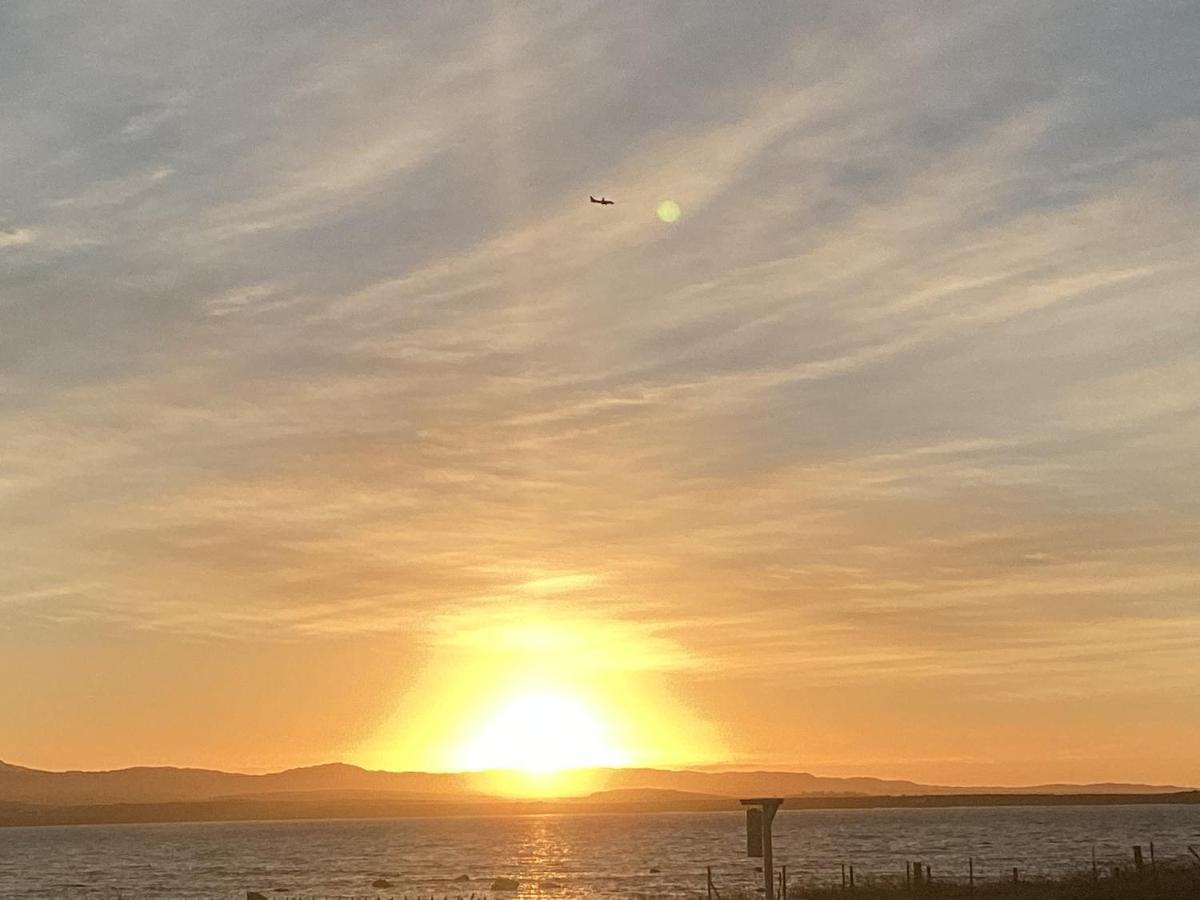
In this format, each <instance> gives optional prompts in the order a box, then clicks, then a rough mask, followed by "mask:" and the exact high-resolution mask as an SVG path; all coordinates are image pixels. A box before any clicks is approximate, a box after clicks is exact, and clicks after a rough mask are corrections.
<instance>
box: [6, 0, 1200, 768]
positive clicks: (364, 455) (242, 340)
mask: <svg viewBox="0 0 1200 900" xmlns="http://www.w3.org/2000/svg"><path fill="white" fill-rule="evenodd" d="M139 10H140V7H139ZM126 12H128V10H126ZM140 12H141V13H142V14H141V15H139V16H136V17H130V18H129V20H130V21H133V22H135V24H132V25H128V27H126V28H123V29H122V30H121V31H120V34H119V35H117V36H114V37H112V40H113V41H114V42H115V43H112V44H108V43H103V42H99V41H98V40H97V36H98V35H101V34H105V35H106V34H109V32H110V30H111V29H110V27H109V26H110V25H111V22H112V20H113V18H114V17H120V11H119V10H118V11H116V12H113V11H111V10H108V11H105V10H93V11H91V12H89V13H87V14H82V13H81V14H79V15H78V16H71V17H47V16H43V15H40V14H39V13H38V12H37V9H36V6H34V5H29V6H21V7H20V8H19V10H18V13H19V14H18V15H17V18H18V19H19V20H20V22H21V23H23V24H22V27H21V28H14V29H7V30H5V35H4V38H3V39H0V60H2V62H0V75H4V76H6V83H10V84H12V85H13V89H12V90H11V91H9V92H6V99H5V101H4V103H5V107H4V111H5V117H6V121H10V122H12V123H13V127H12V128H11V129H7V130H6V134H5V136H4V137H3V138H0V156H2V157H3V158H4V159H5V160H6V162H9V161H10V162H11V165H12V166H13V167H14V170H17V171H21V172H22V173H23V176H22V178H21V179H18V180H17V181H16V182H14V185H13V187H12V190H11V191H10V192H9V195H8V196H6V199H5V203H6V208H5V210H4V215H5V217H6V221H13V222H21V223H24V224H23V225H22V226H21V227H20V228H16V227H13V228H10V229H8V230H6V231H0V247H3V248H17V247H23V246H26V245H29V246H28V250H27V251H23V252H21V253H19V254H16V253H13V254H9V255H8V256H7V257H6V262H9V263H11V264H12V266H13V271H14V273H15V277H14V279H13V287H12V288H11V289H10V290H9V291H7V292H6V296H5V298H4V300H3V301H2V303H3V305H2V306H0V316H2V317H3V321H2V324H0V358H3V360H4V370H5V373H4V385H3V391H2V392H0V446H3V447H4V448H5V457H4V475H3V477H2V479H0V492H2V494H3V497H4V499H5V503H4V507H3V511H2V512H0V526H2V530H3V533H4V535H5V537H4V541H5V546H4V554H5V558H6V560H9V561H10V562H9V564H8V565H7V566H6V569H5V572H4V573H3V574H2V575H0V596H3V597H4V599H5V601H6V605H5V607H4V608H5V609H6V610H7V611H8V613H7V614H8V615H9V616H10V617H12V619H13V621H19V624H20V628H21V629H23V631H22V633H28V632H29V631H30V630H33V629H36V628H39V627H42V625H44V624H45V623H51V624H54V623H57V625H58V626H59V627H66V625H65V624H64V623H67V622H71V621H80V622H82V621H86V622H97V623H107V624H108V625H111V626H113V627H116V628H119V629H121V630H125V631H130V632H138V633H146V632H148V633H153V634H154V635H155V636H156V637H158V638H159V639H161V640H164V641H168V640H176V639H187V640H214V639H220V640H237V641H241V642H245V643H246V644H247V645H248V646H251V647H268V646H271V645H273V644H274V643H297V642H305V641H336V640H341V639H349V638H355V637H357V638H361V639H363V640H372V641H373V640H377V639H383V638H387V637H396V636H403V637H404V639H405V640H411V641H413V642H416V643H417V644H419V645H420V646H421V647H423V648H425V650H426V651H429V652H433V651H436V650H437V649H438V648H441V649H443V650H445V649H446V647H447V646H449V644H453V642H454V641H459V642H460V643H459V644H454V647H456V648H457V649H459V650H463V651H464V652H475V651H477V650H479V649H480V648H481V647H484V646H497V645H502V646H508V643H506V642H509V643H512V642H516V644H514V646H515V645H519V644H520V641H521V640H525V639H526V638H528V637H529V635H530V634H534V635H535V636H536V635H537V631H536V629H534V631H532V632H530V631H522V630H521V628H522V623H523V622H527V621H529V620H537V621H543V620H544V621H545V623H547V624H546V628H547V629H549V631H547V632H546V633H545V634H541V638H545V639H546V640H549V641H552V642H553V641H558V642H559V643H557V644H555V646H556V647H557V648H559V649H560V650H562V652H563V653H565V654H567V655H578V656H579V657H580V658H581V659H585V660H588V661H589V663H591V664H595V665H596V666H599V665H600V661H601V660H602V659H603V658H604V657H606V656H609V655H611V656H613V657H619V656H621V654H622V653H624V652H626V651H628V652H629V653H630V654H632V657H631V658H632V659H633V663H631V665H635V667H639V670H640V671H644V672H647V673H652V674H653V675H654V676H655V677H659V678H663V679H670V678H674V677H679V678H682V679H686V680H687V681H688V682H689V685H691V686H690V687H689V686H685V687H681V688H680V691H681V693H684V694H686V693H687V692H688V691H691V690H694V691H696V692H697V693H696V696H697V697H700V696H701V695H702V697H703V698H707V699H706V700H705V699H701V700H698V701H697V702H698V703H702V704H707V701H708V700H711V702H712V708H713V710H714V712H713V715H714V716H716V715H722V714H724V713H721V712H720V711H719V709H720V704H719V702H718V700H719V698H720V696H722V694H721V691H722V687H721V685H722V683H723V682H725V683H733V682H736V683H737V684H738V685H743V686H746V688H747V690H760V689H761V690H764V691H765V690H767V688H768V687H769V688H770V689H771V690H775V691H791V692H794V693H797V694H799V693H803V692H804V691H810V692H811V693H810V694H808V695H805V696H806V697H807V698H808V699H809V700H812V699H814V698H815V696H816V693H817V692H818V691H819V690H820V689H829V690H834V691H846V692H848V695H849V694H853V693H854V692H855V691H862V692H863V694H861V695H856V696H865V693H866V691H867V690H868V688H869V687H870V686H871V685H872V684H875V685H878V683H879V681H880V679H886V680H887V681H888V683H889V685H904V686H907V688H906V689H908V690H911V691H914V692H919V691H925V692H926V695H928V694H929V693H931V692H932V693H933V694H936V695H937V696H943V695H945V694H946V693H947V692H948V691H949V688H950V687H954V686H964V687H965V688H969V690H970V691H971V694H972V697H973V698H974V699H975V700H976V701H977V702H978V703H980V704H985V705H986V704H1001V705H1002V704H1006V703H1012V702H1027V703H1030V704H1037V703H1042V702H1046V703H1054V702H1057V703H1073V702H1079V698H1081V697H1082V696H1083V695H1084V693H1085V692H1086V691H1087V690H1092V691H1094V692H1096V694H1097V696H1099V695H1101V694H1103V695H1104V696H1112V697H1116V696H1118V695H1120V696H1124V695H1123V694H1122V693H1121V692H1122V691H1124V690H1125V688H1123V687H1122V685H1121V683H1120V678H1119V677H1118V676H1117V674H1116V673H1119V672H1121V671H1124V669H1125V667H1127V666H1128V667H1132V668H1135V669H1137V671H1138V672H1139V673H1141V675H1142V676H1144V677H1145V679H1146V683H1147V684H1149V683H1151V682H1154V683H1159V684H1163V685H1168V684H1169V685H1171V686H1173V687H1174V688H1176V689H1178V691H1179V696H1180V697H1181V698H1183V697H1191V696H1192V695H1193V694H1194V684H1192V683H1190V682H1189V678H1190V674H1189V673H1190V668H1189V665H1188V664H1187V662H1186V657H1187V654H1188V653H1189V652H1190V651H1192V650H1194V649H1196V648H1195V646H1194V644H1195V641H1194V635H1195V633H1196V630H1195V604H1194V602H1193V601H1194V591H1192V593H1191V594H1189V585H1191V584H1194V583H1195V578H1196V575H1197V571H1196V561H1195V559H1194V558H1193V557H1194V554H1193V553H1191V552H1190V549H1191V548H1192V547H1193V546H1194V540H1195V537H1196V531H1197V527H1198V526H1197V522H1198V521H1200V520H1198V518H1197V516H1198V514H1200V510H1197V508H1196V505H1195V503H1194V502H1193V501H1192V500H1191V498H1192V497H1195V496H1200V494H1198V492H1197V489H1198V488H1200V485H1198V484H1197V469H1196V467H1195V466H1194V465H1191V460H1192V459H1193V458H1195V457H1196V454H1197V452H1198V451H1200V424H1198V423H1200V415H1198V413H1200V408H1198V407H1197V405H1196V402H1195V401H1194V399H1193V398H1194V394H1195V392H1194V390H1193V385H1194V384H1195V382H1196V378H1197V376H1198V375H1200V372H1198V371H1197V355H1196V347H1197V346H1198V343H1197V340H1198V339H1200V322H1198V321H1197V319H1196V316H1195V314H1194V309H1193V307H1194V295H1195V285H1196V278H1197V274H1198V270H1197V266H1196V264H1195V262H1194V260H1195V259H1196V258H1197V254H1196V250H1197V247H1196V240H1195V238H1194V237H1193V236H1194V235H1195V234H1197V233H1198V232H1197V226H1198V225H1200V205H1198V204H1197V202H1196V199H1195V198H1196V197H1197V196H1200V194H1198V193H1197V191H1196V190H1195V188H1196V187H1197V186H1198V184H1197V176H1196V172H1197V171H1200V169H1198V168H1197V166H1196V163H1197V161H1198V160H1200V125H1198V123H1197V120H1196V115H1195V107H1194V97H1195V96H1196V95H1197V94H1196V89H1197V88H1200V85H1198V84H1196V77H1195V74H1194V70H1195V66H1194V53H1192V52H1191V51H1192V50H1193V49H1194V48H1193V47H1192V43H1194V36H1195V35H1196V34H1197V33H1200V22H1198V21H1197V20H1196V16H1195V14H1194V13H1193V12H1191V11H1190V10H1189V9H1186V8H1184V7H1182V6H1179V5H1178V4H1172V3H1168V2H1166V0H1163V2H1152V3H1150V5H1149V7H1146V6H1145V5H1144V4H1143V5H1142V6H1141V7H1139V9H1138V10H1133V9H1132V7H1129V8H1123V7H1121V6H1120V5H1117V6H1113V7H1110V8H1106V9H1105V10H1102V11H1096V10H1094V9H1092V8H1090V7H1086V6H1084V5H1072V4H1067V5H1065V6H1056V7H1055V8H1053V9H1048V8H1047V7H1046V6H1045V5H1044V4H1035V3H1032V2H1012V3H1004V4H999V5H996V6H995V7H993V8H989V10H987V11H986V12H984V11H980V10H977V9H962V10H958V11H954V12H947V11H946V10H937V11H931V10H921V9H914V10H909V11H906V12H902V13H901V12H897V11H896V10H895V9H894V8H892V7H890V6H887V5H884V4H870V3H868V4H862V5H856V6H855V7H854V8H849V7H840V8H839V7H835V6H831V5H822V4H817V5H809V6H805V7H800V6H797V5H795V4H782V3H780V4H773V3H764V4H757V5H755V6H754V8H753V9H751V8H748V7H744V6H733V5H725V6H722V5H715V6H696V5H691V6H687V7H686V9H685V8H684V7H683V6H673V5H670V4H668V5H667V6H664V7H649V6H645V5H642V4H633V3H630V4H625V3H611V4H607V3H606V4H591V3H565V4H557V3H556V4H543V5H534V6H531V7H528V8H526V7H522V9H520V10H516V9H507V8H506V9H504V10H500V9H499V8H497V9H495V10H492V11H491V12H488V11H486V10H484V9H483V8H471V7H467V6H455V5H451V6H450V7H447V8H446V9H444V10H440V9H439V11H433V10H424V9H419V8H416V7H414V8H411V9H408V8H405V9H400V8H396V7H388V8H384V7H379V8H372V9H366V8H363V7H346V8H344V9H343V8H340V7H339V8H337V9H324V8H323V9H322V13H321V15H316V14H315V13H314V8H313V7H307V6H304V5H300V6H297V7H294V8H289V9H282V8H280V9H273V10H259V11H256V12H253V13H250V14H247V13H245V11H244V10H235V9H234V8H233V6H231V5H229V4H223V3H214V4H206V5H204V7H203V8H201V7H197V8H195V9H189V11H188V12H187V13H186V14H184V15H183V16H182V17H180V16H179V14H178V13H175V14H173V15H171V16H162V15H157V14H149V15H146V14H145V11H144V10H140ZM196 33H204V34H207V35H209V36H210V37H211V40H209V41H208V43H207V44H206V46H208V47H210V52H208V53H206V54H205V55H204V58H203V59H200V58H197V57H195V56H194V54H191V53H190V52H189V51H188V50H187V48H188V47H191V46H193V44H194V34H196ZM97 46H99V47H100V48H101V50H100V51H98V52H88V53H83V52H81V50H82V49H83V48H94V47H97ZM1151 50H1152V51H1153V52H1151ZM13 60H24V61H25V62H24V68H23V69H20V71H18V67H17V66H16V64H15V63H14V62H13ZM64 60H66V61H67V62H65V63H64V62H63V61H64ZM589 193H596V194H599V193H607V194H608V195H609V196H613V197H614V198H615V199H616V200H617V201H618V202H617V204H616V205H615V206H614V207H611V208H605V209H599V208H596V207H593V206H591V205H590V204H587V203H586V197H587V195H588V194H589ZM664 198H669V199H672V200H674V201H675V202H677V203H678V204H679V205H680V207H681V209H682V211H683V214H682V216H681V217H680V219H679V221H677V222H675V223H673V224H670V225H666V224H664V223H662V222H661V221H659V220H658V218H657V217H656V216H655V214H654V210H655V207H656V204H657V203H658V202H659V201H660V200H662V199H664ZM581 199H582V200H583V201H584V202H582V203H581V202H580V201H581ZM51 263H52V264H51ZM555 629H557V630H555ZM522 635H524V637H522ZM397 639H399V638H397ZM539 639H540V638H539ZM448 642H449V644H448ZM555 652H558V650H556V651H555ZM1089 684H1090V685H1092V687H1091V688H1089V687H1088V685H1089ZM699 686H703V690H701V687H699ZM897 689H899V688H897ZM703 692H707V693H703ZM1189 692H1190V693H1189ZM947 702H948V701H947ZM1180 702H1181V703H1182V700H1181V701H1180ZM1031 708H1032V707H1031ZM730 715H733V713H730ZM731 727H733V726H731ZM734 730H735V731H736V728H734ZM926 750H928V748H926ZM914 752H916V751H914ZM947 754H948V755H950V756H952V755H953V753H952V752H951V751H950V750H948V751H947ZM918 755H919V754H918ZM925 755H926V756H927V757H928V758H934V757H935V756H937V754H933V753H926V754H925Z"/></svg>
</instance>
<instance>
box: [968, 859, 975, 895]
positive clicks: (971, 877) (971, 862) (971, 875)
mask: <svg viewBox="0 0 1200 900" xmlns="http://www.w3.org/2000/svg"><path fill="white" fill-rule="evenodd" d="M967 887H969V888H974V887H975V857H973V856H968V857H967Z"/></svg>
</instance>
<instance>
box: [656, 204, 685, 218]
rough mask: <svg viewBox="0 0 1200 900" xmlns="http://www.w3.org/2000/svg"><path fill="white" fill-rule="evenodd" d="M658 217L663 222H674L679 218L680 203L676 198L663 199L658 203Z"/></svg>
mask: <svg viewBox="0 0 1200 900" xmlns="http://www.w3.org/2000/svg"><path fill="white" fill-rule="evenodd" d="M655 212H656V213H657V214H658V218H659V219H660V220H662V221H663V222H667V223H670V222H674V221H675V220H676V219H678V218H679V213H680V209H679V204H678V203H676V202H675V201H674V200H663V201H662V202H660V203H659V204H658V209H657V210H656V211H655Z"/></svg>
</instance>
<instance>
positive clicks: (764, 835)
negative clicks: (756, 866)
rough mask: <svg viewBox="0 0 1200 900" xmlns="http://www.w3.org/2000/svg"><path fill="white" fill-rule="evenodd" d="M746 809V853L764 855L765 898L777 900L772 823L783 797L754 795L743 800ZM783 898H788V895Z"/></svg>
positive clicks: (748, 854)
mask: <svg viewBox="0 0 1200 900" xmlns="http://www.w3.org/2000/svg"><path fill="white" fill-rule="evenodd" d="M741 804H742V806H746V807H749V808H748V809H747V810H746V855H747V856H752V857H760V856H761V857H762V861H763V867H762V868H763V888H764V889H765V891H766V892H765V895H764V896H765V900H775V860H774V857H773V855H772V852H771V850H772V847H771V823H772V822H773V821H774V820H775V813H776V812H777V811H778V809H779V807H780V806H782V805H783V798H782V797H754V798H751V799H749V800H742V801H741ZM781 900H787V898H786V897H784V898H781Z"/></svg>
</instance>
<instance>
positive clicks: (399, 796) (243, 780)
mask: <svg viewBox="0 0 1200 900" xmlns="http://www.w3.org/2000/svg"><path fill="white" fill-rule="evenodd" d="M592 774H593V776H594V777H593V778H592V779H591V781H592V785H591V788H590V790H594V791H602V792H611V794H610V796H611V797H613V798H619V797H621V796H628V797H637V796H642V794H640V793H639V792H645V791H659V792H675V793H686V794H698V795H706V796H708V797H713V798H723V797H728V798H735V797H750V796H767V795H771V796H788V797H793V796H803V795H810V796H830V797H849V796H856V795H858V796H910V795H917V796H938V795H964V794H969V795H986V794H1001V795H1003V794H1013V795H1015V794H1020V795H1031V794H1043V795H1075V794H1091V795H1102V794H1114V795H1121V794H1170V793H1178V792H1183V791H1187V790H1188V788H1185V787H1179V786H1175V785H1145V784H1122V783H1104V784H1084V785H1070V784H1045V785H1033V786H1026V787H968V788H964V787H952V786H946V785H926V784H918V783H916V782H912V781H902V780H887V779H880V778H836V777H827V776H820V775H813V774H810V773H807V772H773V771H758V772H745V771H696V770H686V769H684V770H672V769H650V768H640V769H595V770H592ZM484 783H486V779H485V776H481V775H480V774H478V773H469V772H467V773H462V772H459V773H442V772H387V771H372V770H368V769H363V768H360V767H358V766H353V765H348V764H346V763H329V764H325V765H318V766H309V767H305V768H298V769H287V770H285V771H282V772H273V773H269V774H264V775H248V774H244V773H237V772H221V771H217V770H214V769H192V768H173V767H145V766H141V767H135V768H128V769H116V770H111V771H98V772H85V771H68V772H50V771H43V770H40V769H31V768H25V767H23V766H16V765H11V764H9V763H4V762H0V802H7V803H23V804H31V805H38V806H71V805H96V804H118V803H123V804H137V803H180V802H195V801H209V800H224V799H233V798H251V797H253V798H259V799H264V798H276V799H279V800H284V799H292V800H295V799H301V798H304V797H311V798H316V797H318V796H325V797H330V796H335V795H336V796H350V795H352V794H357V795H359V796H363V795H366V794H370V795H373V796H376V797H379V798H384V797H386V798H390V799H392V800H397V801H399V800H405V801H427V802H433V801H438V800H448V799H454V800H458V801H471V802H478V801H486V800H488V799H489V798H488V797H487V796H486V792H485V791H483V790H481V789H480V787H479V786H480V785H481V784H484Z"/></svg>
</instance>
